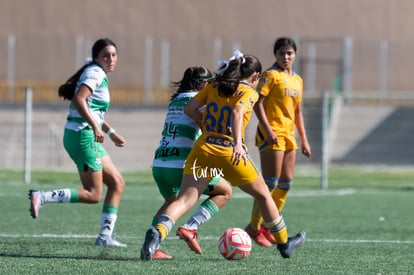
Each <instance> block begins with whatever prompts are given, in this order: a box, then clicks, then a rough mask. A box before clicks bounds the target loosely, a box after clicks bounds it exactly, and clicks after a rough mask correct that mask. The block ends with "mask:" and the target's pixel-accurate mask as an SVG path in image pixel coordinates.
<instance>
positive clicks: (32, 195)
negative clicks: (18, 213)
mask: <svg viewBox="0 0 414 275" xmlns="http://www.w3.org/2000/svg"><path fill="white" fill-rule="evenodd" d="M29 200H30V209H29V211H30V215H31V216H32V218H33V219H36V218H37V216H39V209H40V208H41V207H42V206H43V203H44V201H43V195H42V191H38V190H29Z"/></svg>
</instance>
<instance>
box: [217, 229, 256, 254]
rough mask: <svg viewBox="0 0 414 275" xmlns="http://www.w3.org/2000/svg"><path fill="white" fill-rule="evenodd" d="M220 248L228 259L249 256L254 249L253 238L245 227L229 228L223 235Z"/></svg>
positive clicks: (219, 243)
mask: <svg viewBox="0 0 414 275" xmlns="http://www.w3.org/2000/svg"><path fill="white" fill-rule="evenodd" d="M218 249H219V251H220V254H221V255H222V256H223V257H224V258H226V259H227V260H241V259H244V258H246V257H247V256H249V254H250V251H251V250H252V240H251V239H250V236H249V234H247V233H246V231H244V230H243V229H240V228H236V227H233V228H229V229H227V230H226V231H224V233H223V234H222V235H221V237H220V239H219V242H218Z"/></svg>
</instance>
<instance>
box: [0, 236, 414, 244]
mask: <svg viewBox="0 0 414 275" xmlns="http://www.w3.org/2000/svg"><path fill="white" fill-rule="evenodd" d="M118 237H119V236H118ZM0 238H10V239H11V238H45V239H46V238H64V239H67V238H73V239H92V238H96V235H83V234H53V233H44V234H33V235H29V234H7V233H0ZM121 239H136V240H143V239H144V238H143V237H142V238H140V237H131V236H122V237H121ZM168 239H169V240H174V239H176V240H178V239H179V238H178V237H175V236H169V237H168ZM200 239H201V240H211V241H217V240H218V239H219V238H218V237H217V236H204V237H201V238H200ZM306 241H307V242H319V243H354V244H355V243H361V244H365V243H370V244H376V243H377V244H414V240H413V241H410V240H407V241H402V240H340V239H307V240H306Z"/></svg>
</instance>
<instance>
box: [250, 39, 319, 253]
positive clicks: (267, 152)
mask: <svg viewBox="0 0 414 275" xmlns="http://www.w3.org/2000/svg"><path fill="white" fill-rule="evenodd" d="M296 51H297V47H296V43H295V41H294V40H293V39H291V38H288V37H282V38H279V39H277V40H276V42H275V44H274V49H273V54H274V56H275V57H276V62H275V64H274V65H273V66H272V67H271V68H270V69H268V70H267V71H265V72H264V73H263V74H262V76H261V78H260V82H259V84H258V87H257V91H258V93H259V100H258V102H257V103H256V105H255V106H254V111H255V113H256V116H257V118H258V120H259V125H258V127H257V132H256V146H257V147H258V149H259V152H260V164H261V168H262V175H263V177H264V180H265V182H266V184H267V186H268V188H269V190H270V192H271V193H272V197H273V200H274V201H275V203H276V205H277V208H278V209H279V211H282V209H283V207H284V205H285V203H286V198H287V195H288V192H289V190H290V188H291V186H292V183H293V174H294V170H295V162H296V149H298V146H297V143H296V138H295V126H296V129H297V132H298V135H299V138H300V141H301V151H302V153H303V154H304V155H305V156H306V157H308V158H309V157H310V156H311V148H310V146H309V142H308V138H307V136H306V131H305V123H304V120H303V114H302V106H301V102H302V93H303V82H302V78H301V77H300V76H299V75H298V74H296V73H295V72H294V71H293V69H292V67H293V63H294V61H295V57H296ZM262 222H263V218H262V215H261V213H260V211H259V206H258V204H257V202H256V201H255V202H254V205H253V210H252V217H251V222H250V224H249V225H248V226H247V227H246V228H245V230H246V231H247V233H248V234H249V235H250V237H252V239H253V240H254V241H255V242H256V243H257V244H259V245H261V246H266V247H270V246H271V245H272V243H273V244H274V243H276V240H275V238H274V237H273V235H272V234H271V233H270V232H269V230H268V229H267V228H266V227H264V226H263V225H262Z"/></svg>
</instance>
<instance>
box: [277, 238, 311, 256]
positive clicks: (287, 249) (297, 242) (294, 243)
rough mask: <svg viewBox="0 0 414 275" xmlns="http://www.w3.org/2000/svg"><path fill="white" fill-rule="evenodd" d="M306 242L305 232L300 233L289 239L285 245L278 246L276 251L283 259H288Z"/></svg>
mask: <svg viewBox="0 0 414 275" xmlns="http://www.w3.org/2000/svg"><path fill="white" fill-rule="evenodd" d="M305 240H306V232H305V231H301V232H299V233H298V234H296V236H294V237H289V238H288V241H287V243H285V244H278V245H277V249H278V250H279V252H280V255H282V257H283V258H290V257H291V256H292V254H293V253H294V252H295V250H296V249H298V248H299V247H301V246H302V245H303V244H304V243H305Z"/></svg>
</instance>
